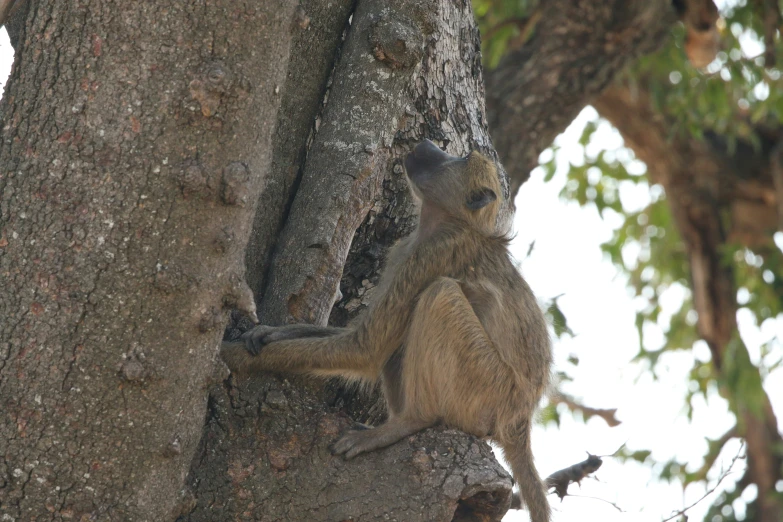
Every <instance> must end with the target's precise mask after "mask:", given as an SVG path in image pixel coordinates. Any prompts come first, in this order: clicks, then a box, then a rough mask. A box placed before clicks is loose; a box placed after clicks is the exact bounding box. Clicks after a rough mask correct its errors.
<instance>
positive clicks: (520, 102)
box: [487, 0, 711, 195]
mask: <svg viewBox="0 0 783 522" xmlns="http://www.w3.org/2000/svg"><path fill="white" fill-rule="evenodd" d="M709 1H711V0H709ZM538 9H540V10H541V11H542V12H541V15H540V17H538V19H539V22H537V23H536V24H535V27H534V33H533V35H532V36H531V37H530V39H529V40H528V41H527V42H524V43H523V44H522V45H521V46H520V47H519V48H518V49H515V50H512V51H511V52H509V53H508V54H507V56H506V57H505V58H503V59H502V60H501V62H500V63H499V64H498V66H497V68H496V69H494V70H493V71H491V72H490V73H489V74H488V75H487V107H488V109H487V115H488V117H489V126H490V130H491V132H492V139H493V142H494V144H495V146H496V147H497V150H498V153H499V154H500V157H501V158H503V161H504V162H505V163H506V168H507V169H508V173H509V177H510V181H511V193H512V195H514V194H516V193H517V191H518V190H519V187H520V186H521V185H522V184H523V183H524V182H525V181H527V179H528V177H529V175H530V171H531V170H532V169H533V168H534V167H535V166H536V165H538V156H539V154H541V152H542V151H543V150H544V149H545V148H546V147H548V146H549V145H550V144H551V143H552V141H553V140H554V139H555V137H556V136H557V135H558V134H559V133H560V132H562V131H563V130H564V129H565V128H566V126H567V125H568V124H569V123H571V121H573V119H574V118H575V117H576V115H577V114H579V111H581V110H582V109H583V108H584V107H585V106H586V105H587V104H588V103H590V100H591V99H592V98H593V97H594V96H595V95H597V94H598V93H600V92H601V90H602V89H603V88H604V87H606V86H607V85H608V84H609V83H610V82H611V81H612V79H613V78H614V77H615V75H616V74H617V73H618V72H620V71H621V70H622V69H623V68H624V67H625V66H626V65H628V64H629V63H631V61H633V60H634V59H635V58H637V57H639V56H641V55H643V54H646V53H650V52H652V51H654V50H655V49H657V48H658V47H659V46H660V45H661V44H662V43H663V42H664V41H665V39H666V38H667V37H668V35H669V33H670V30H671V26H672V24H673V23H674V22H675V21H676V20H677V13H676V11H675V8H674V7H673V6H672V2H671V1H670V0H653V1H649V2H627V1H625V0H613V1H610V2H585V1H580V0H549V1H547V2H541V4H540V7H539V8H538Z"/></svg>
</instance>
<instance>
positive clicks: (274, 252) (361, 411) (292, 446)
mask: <svg viewBox="0 0 783 522" xmlns="http://www.w3.org/2000/svg"><path fill="white" fill-rule="evenodd" d="M301 5H302V8H303V9H302V13H301V14H302V16H303V17H304V18H305V19H308V20H309V24H310V25H311V26H313V24H318V26H317V27H316V28H315V29H314V31H313V32H309V31H308V32H303V33H300V34H297V35H296V36H295V37H294V43H293V44H292V47H293V48H294V49H321V47H320V46H322V45H324V43H323V42H325V41H328V42H333V41H335V40H337V39H338V37H339V35H340V32H341V31H342V30H343V29H344V28H345V39H344V42H343V43H342V45H341V46H340V52H339V56H338V57H337V59H336V60H335V59H334V56H333V55H331V54H330V53H328V52H320V51H316V52H314V53H308V54H299V53H297V52H294V53H293V54H292V56H291V61H290V66H289V81H290V84H287V85H286V89H285V91H284V92H283V93H282V96H283V102H282V103H283V106H284V107H287V106H291V107H294V106H295V107H298V108H299V110H300V111H301V112H298V113H296V115H295V117H292V116H291V113H289V112H282V113H281V117H280V119H279V121H278V127H277V130H276V132H275V151H276V154H275V158H276V161H275V167H274V169H273V173H272V179H275V180H285V181H280V182H279V183H278V184H276V185H275V186H276V187H280V188H276V189H274V190H276V191H279V192H271V193H270V192H269V190H270V189H267V191H265V193H264V195H262V201H264V202H265V203H262V205H261V207H260V208H266V211H265V213H264V214H262V213H261V212H259V214H258V216H257V218H256V226H257V230H265V231H270V232H262V234H261V235H260V236H259V241H258V243H256V245H257V246H254V247H253V253H250V254H249V260H252V261H250V262H253V263H255V266H257V267H259V268H261V270H259V272H260V275H256V276H255V277H257V279H256V280H255V283H254V288H255V289H256V291H257V293H258V295H259V310H260V313H259V316H260V318H261V320H262V321H263V322H264V323H268V324H281V323H286V322H311V323H316V324H325V323H326V322H327V319H329V318H330V316H331V321H330V322H331V324H334V325H344V324H346V322H347V321H348V320H349V319H350V318H352V317H353V316H355V315H356V314H357V313H359V312H360V311H361V309H362V308H363V307H364V306H365V304H366V300H367V298H368V297H369V295H371V293H372V292H373V288H374V285H375V283H376V282H377V280H378V275H379V271H380V265H381V261H382V259H383V258H384V256H385V252H386V250H387V249H388V248H389V247H390V246H391V245H392V244H393V243H394V241H396V240H397V239H398V238H399V237H401V236H403V235H405V234H407V233H408V232H410V231H411V230H412V227H413V226H414V224H415V209H414V207H413V205H412V201H411V199H410V197H409V194H408V188H407V182H406V180H405V178H404V174H403V171H402V167H401V164H400V162H401V160H402V158H403V157H404V155H405V154H406V153H407V151H409V150H410V149H411V147H412V146H413V145H414V144H415V143H417V142H418V141H420V140H421V139H422V138H424V137H428V138H430V139H433V140H435V141H437V142H440V143H442V144H443V145H446V146H447V149H448V150H449V152H451V153H452V154H466V153H467V152H468V151H469V150H470V149H472V148H476V147H478V148H481V149H482V150H484V151H485V152H489V153H494V151H493V150H492V147H491V144H490V142H489V138H488V134H487V129H486V123H485V122H486V117H485V115H484V108H483V81H482V76H481V68H480V51H479V44H480V42H479V35H478V30H477V28H476V26H475V22H474V20H473V14H472V11H471V6H470V3H469V2H467V1H465V2H451V1H447V0H442V1H435V0H432V1H428V2H419V1H410V0H409V1H400V0H395V1H382V0H362V1H359V2H358V3H357V4H356V6H355V9H354V10H353V11H352V12H350V11H347V10H346V11H345V12H344V17H345V18H344V19H343V22H342V24H341V23H340V22H339V19H338V18H337V17H334V18H327V17H325V16H324V15H323V14H322V13H321V12H320V9H321V7H320V2H317V1H315V0H312V1H310V2H303V3H302V4H301ZM345 5H347V4H345ZM344 7H345V6H343V7H341V8H344ZM349 16H351V23H350V24H349V23H348V17H349ZM327 47H328V46H325V47H324V49H326V48H327ZM304 71H307V72H306V74H307V75H310V76H311V77H313V78H316V77H317V78H318V81H319V82H321V83H322V84H323V83H325V84H326V88H325V92H324V91H321V92H319V91H317V90H315V89H313V90H312V91H310V92H309V93H304V91H302V89H301V88H299V85H298V84H297V83H298V82H297V79H298V78H301V77H303V76H304V74H305V73H304ZM329 73H331V78H330V79H329V80H326V78H327V77H329ZM322 100H323V101H324V103H323V106H321V104H320V102H321V101H322ZM313 122H315V127H314V126H313ZM292 136H298V138H297V139H292ZM308 136H310V138H309V139H308V138H307V137H308ZM284 151H287V152H284ZM278 157H279V158H280V161H279V162H277V158H278ZM283 158H295V159H294V160H293V161H292V160H286V159H283ZM292 165H293V166H295V167H292ZM297 171H298V173H297ZM268 186H269V187H272V186H273V184H272V183H270V185H268ZM283 187H285V188H283ZM285 194H289V195H292V201H291V202H290V203H288V201H287V199H286V197H285ZM270 205H273V208H270ZM289 205H290V209H288V210H286V209H287V207H288V206H289ZM267 212H268V213H269V214H270V215H271V216H280V215H285V219H284V220H279V221H277V222H276V223H280V224H281V226H282V228H281V229H278V228H275V227H277V225H275V227H269V228H264V227H268V226H269V223H270V221H269V219H270V217H269V216H267V215H266V213H267ZM275 219H279V218H275ZM357 227H358V230H357ZM251 245H253V242H251ZM335 301H337V303H336V306H333V304H334V303H335ZM245 326H246V325H245ZM239 329H241V325H240V328H239ZM209 412H210V413H209V416H208V422H207V425H206V428H205V432H204V437H203V439H202V446H201V448H200V449H199V451H198V452H197V456H196V458H195V459H194V462H193V468H192V470H191V476H190V478H189V481H188V482H189V486H190V488H191V491H192V495H193V498H194V499H197V500H196V502H195V507H194V509H193V511H192V512H191V513H189V514H188V515H187V516H185V517H183V520H192V521H206V520H234V519H235V518H237V517H247V518H249V519H253V520H264V521H267V520H268V521H272V520H347V519H351V520H388V519H397V520H406V521H417V520H420V521H439V520H443V521H450V520H479V519H480V520H499V519H500V518H501V517H502V515H503V514H504V513H505V511H506V509H507V508H508V505H509V501H510V494H511V484H512V483H511V479H510V478H509V477H508V475H507V474H506V472H505V471H504V470H503V469H502V468H501V467H500V466H499V465H498V464H497V462H496V461H495V460H494V458H493V457H492V453H491V450H490V448H489V446H488V445H487V444H486V443H484V442H481V441H478V440H476V439H474V438H473V437H469V436H467V435H465V434H463V433H460V432H456V431H449V430H445V431H444V430H428V431H426V432H424V433H420V434H418V435H415V436H413V437H410V438H409V439H408V440H406V441H402V442H400V443H398V444H396V445H393V446H392V447H390V448H388V449H386V450H383V451H378V452H374V453H370V454H367V455H363V456H360V457H358V458H357V459H355V460H353V461H351V462H344V461H342V460H341V459H339V458H334V457H332V456H331V455H330V453H329V451H328V445H329V443H331V442H332V441H333V440H334V439H335V438H336V437H337V435H338V434H339V433H340V431H342V430H344V429H346V428H347V427H348V426H350V421H349V419H348V417H347V416H346V415H345V413H349V414H350V415H351V416H352V417H353V419H354V420H359V421H363V422H377V421H379V420H382V419H383V416H384V412H383V409H382V407H381V406H380V405H379V404H378V403H377V400H375V399H374V397H373V396H372V395H371V396H370V397H369V398H367V397H366V396H364V395H361V394H357V393H356V390H352V389H345V388H344V387H342V386H341V385H340V384H339V383H334V382H332V383H327V384H324V383H322V382H319V381H314V380H305V379H295V378H291V377H289V378H287V379H285V378H280V377H275V376H259V377H257V378H254V379H251V380H249V381H244V382H243V381H234V380H228V381H226V382H225V383H224V386H222V387H215V388H213V390H212V394H211V398H210V408H209Z"/></svg>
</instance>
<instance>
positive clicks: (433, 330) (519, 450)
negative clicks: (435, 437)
mask: <svg viewBox="0 0 783 522" xmlns="http://www.w3.org/2000/svg"><path fill="white" fill-rule="evenodd" d="M404 165H405V171H406V174H407V179H408V182H409V186H410V188H411V191H412V192H413V195H414V196H415V199H416V200H417V201H418V205H419V209H418V225H417V227H416V228H415V230H414V231H413V232H412V234H411V235H409V236H408V237H406V238H403V239H402V240H400V241H399V242H398V243H397V244H396V245H395V246H394V247H393V248H392V250H391V251H390V253H389V255H388V258H387V261H386V266H385V268H384V270H383V272H382V274H381V278H380V282H379V284H378V287H377V290H376V293H375V295H374V297H373V299H372V300H371V302H370V304H369V305H368V307H367V309H366V310H365V311H364V313H363V314H362V315H360V316H359V317H358V318H357V319H356V321H355V322H354V323H353V325H352V326H349V327H347V328H335V327H319V326H312V325H289V326H282V327H272V326H257V327H256V328H254V329H252V330H250V331H248V332H246V333H245V334H244V335H243V338H242V339H241V340H240V341H239V342H224V343H223V345H222V347H221V355H222V357H223V360H224V361H225V362H226V364H227V365H228V367H229V368H230V369H231V370H232V372H235V373H240V374H241V373H254V372H278V373H286V372H293V373H300V374H310V375H317V376H340V377H343V378H347V379H358V380H360V381H364V382H370V383H375V382H378V381H380V386H381V390H382V392H383V397H384V398H385V401H386V404H387V410H388V420H387V421H386V422H385V423H384V424H382V425H380V426H378V427H375V428H372V429H354V430H349V431H347V432H346V433H345V434H343V435H342V437H341V438H339V439H338V440H337V441H336V442H335V443H334V444H333V445H332V451H333V453H335V454H340V455H344V457H345V458H348V459H350V458H353V457H355V456H356V455H359V454H360V453H363V452H367V451H372V450H376V449H379V448H383V447H386V446H389V445H391V444H393V443H395V442H397V441H399V440H401V439H402V438H404V437H406V436H409V435H411V434H413V433H416V432H418V431H420V430H422V429H425V428H427V427H430V426H433V425H435V424H439V423H440V424H445V425H447V426H450V427H454V428H458V429H460V430H462V431H464V432H466V433H470V434H473V435H475V436H477V437H481V438H490V439H491V440H494V441H495V442H496V443H498V444H499V445H500V447H501V448H502V449H503V451H504V453H505V457H506V460H507V461H508V463H509V464H510V466H511V469H512V472H513V475H514V479H515V481H516V482H517V484H519V487H520V492H521V495H522V498H523V499H524V500H525V503H526V504H527V507H528V509H529V511H530V515H531V519H532V521H533V522H547V521H548V520H549V517H550V508H549V503H548V501H547V498H546V494H547V492H546V489H545V488H544V486H543V484H542V482H541V479H540V478H539V475H538V473H537V471H536V469H535V467H534V465H533V457H532V454H531V447H530V431H531V418H532V416H533V413H534V411H535V409H536V406H537V404H538V401H539V400H540V398H541V396H542V394H543V393H544V391H545V389H546V388H547V386H548V382H549V375H550V365H551V361H552V355H551V348H550V339H549V333H548V329H547V324H546V321H545V319H544V315H543V312H542V311H541V308H540V307H539V306H538V303H537V301H536V298H535V296H534V295H533V292H532V291H531V289H530V287H529V286H528V285H527V283H526V282H525V280H524V279H523V278H522V276H521V275H520V273H519V271H518V270H517V268H516V267H515V266H514V264H513V263H512V261H511V259H510V253H509V251H508V242H509V238H508V237H507V236H506V235H503V234H498V233H496V228H497V227H496V220H497V217H498V212H499V210H500V204H501V200H500V199H499V198H500V197H501V196H502V192H501V186H500V181H499V179H498V174H497V167H496V165H495V163H494V162H493V161H492V160H490V159H489V158H487V157H486V156H484V155H482V154H481V153H479V152H477V151H473V152H471V153H470V154H469V155H468V156H466V157H455V156H451V155H449V154H447V153H445V152H443V151H442V150H441V149H440V148H438V147H437V146H436V145H435V144H434V143H432V142H431V141H429V140H425V141H423V142H421V143H419V144H418V145H417V146H416V147H415V148H414V149H413V151H412V152H411V153H409V154H408V155H407V156H406V158H405V160H404Z"/></svg>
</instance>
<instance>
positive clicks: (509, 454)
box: [498, 422, 550, 522]
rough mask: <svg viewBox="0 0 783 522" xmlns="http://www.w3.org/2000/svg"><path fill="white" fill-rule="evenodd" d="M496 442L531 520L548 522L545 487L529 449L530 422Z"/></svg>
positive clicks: (548, 510)
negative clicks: (509, 467)
mask: <svg viewBox="0 0 783 522" xmlns="http://www.w3.org/2000/svg"><path fill="white" fill-rule="evenodd" d="M498 442H499V443H500V447H501V448H503V453H504V454H505V457H506V461H507V462H508V464H509V465H510V466H511V471H512V472H513V473H514V480H516V482H517V484H518V485H519V492H520V495H521V497H522V499H523V500H524V501H525V504H526V505H527V509H528V511H529V512H530V520H531V522H549V516H550V509H549V501H548V500H547V498H546V488H545V487H544V484H543V483H542V482H541V478H540V477H539V476H538V472H537V471H536V468H535V466H534V465H533V454H532V452H531V451H530V422H524V423H522V424H521V425H520V426H519V427H518V429H515V430H512V431H511V433H510V434H509V435H508V436H507V440H500V441H498Z"/></svg>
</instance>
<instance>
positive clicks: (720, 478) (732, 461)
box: [661, 442, 745, 522]
mask: <svg viewBox="0 0 783 522" xmlns="http://www.w3.org/2000/svg"><path fill="white" fill-rule="evenodd" d="M744 449H745V443H744V442H743V443H742V444H741V445H740V448H739V451H737V454H736V455H734V458H733V459H731V462H730V463H729V467H728V468H727V469H726V471H724V472H722V473H721V475H720V477H718V481H717V482H716V483H715V485H714V486H713V487H712V488H711V489H710V490H709V491H707V492H706V493H705V494H704V495H702V496H701V497H700V498H699V499H698V500H697V501H696V502H694V503H692V504H691V505H690V506H688V507H685V508H683V509H681V510H680V511H677V512H676V513H674V514H673V515H672V516H670V517H669V518H665V519H663V520H662V521H661V522H669V520H673V519H675V518H677V517H679V516H681V515H682V516H685V512H686V511H688V510H689V509H691V508H692V507H693V506H695V505H696V504H698V503H699V502H701V501H702V500H704V499H705V498H707V497H708V496H710V495H712V494H713V493H715V490H717V489H718V486H720V485H721V482H723V480H724V479H725V478H726V477H728V476H729V475H731V468H733V467H734V463H735V462H737V460H738V459H739V458H741V457H742V458H744V456H743V455H742V453H743V450H744Z"/></svg>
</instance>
